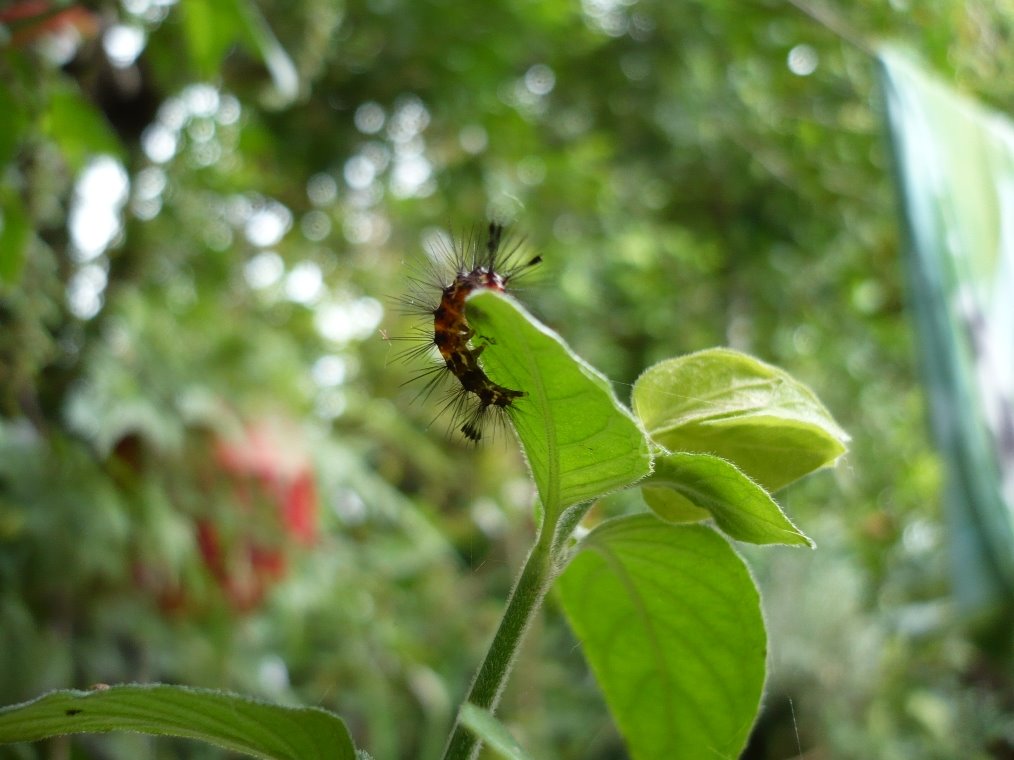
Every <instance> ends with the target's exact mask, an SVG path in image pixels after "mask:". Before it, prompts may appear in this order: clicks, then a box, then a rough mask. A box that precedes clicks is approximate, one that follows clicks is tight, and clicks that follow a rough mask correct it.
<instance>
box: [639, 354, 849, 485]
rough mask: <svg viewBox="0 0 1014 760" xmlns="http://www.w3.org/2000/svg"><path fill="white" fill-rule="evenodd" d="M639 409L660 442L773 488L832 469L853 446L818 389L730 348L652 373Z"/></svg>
mask: <svg viewBox="0 0 1014 760" xmlns="http://www.w3.org/2000/svg"><path fill="white" fill-rule="evenodd" d="M633 404H634V413H635V414H636V415H637V416H638V417H639V418H640V420H641V422H642V424H643V425H644V427H645V429H646V430H647V431H648V435H649V436H651V438H652V439H653V440H654V441H655V442H657V443H659V444H661V445H662V446H664V447H665V448H667V449H669V450H670V451H700V452H707V453H710V454H715V455H716V456H719V457H722V458H723V459H727V460H729V461H730V462H732V463H733V464H735V465H736V466H737V467H738V468H739V469H740V470H742V471H743V472H745V473H746V474H747V475H749V476H750V477H751V478H752V479H753V480H755V481H756V482H758V483H760V484H761V485H762V486H764V488H766V489H767V490H769V491H775V490H777V489H779V488H781V487H783V486H785V485H788V484H789V483H791V482H793V481H794V480H797V479H799V478H801V477H803V476H804V475H806V474H808V473H810V472H813V471H814V470H817V469H819V468H821V467H825V466H827V465H829V464H832V463H833V462H834V461H835V460H836V459H837V458H838V457H839V456H841V455H842V454H843V453H844V452H845V444H846V442H847V441H848V435H847V434H846V433H845V431H844V430H842V429H841V428H840V427H838V424H837V423H836V422H835V421H834V419H833V418H832V417H831V414H830V413H829V412H828V411H827V409H825V408H824V406H823V405H822V404H821V403H820V401H819V400H818V399H817V397H816V396H815V395H814V393H813V391H811V390H810V389H809V388H807V387H806V386H805V385H803V384H802V383H800V382H798V381H797V380H795V379H793V378H792V377H791V376H790V375H789V374H788V373H786V372H784V371H782V370H780V369H778V368H777V367H772V366H771V365H769V364H765V363H764V362H761V361H759V360H757V359H754V358H753V357H750V356H747V355H745V354H741V353H738V352H736V351H731V350H729V349H724V348H713V349H709V350H707V351H700V352H698V353H695V354H689V355H687V356H683V357H680V358H678V359H668V360H666V361H663V362H660V363H659V364H656V365H655V366H654V367H651V368H649V369H648V370H646V371H645V372H644V374H642V375H641V376H640V377H639V378H638V379H637V382H636V383H635V384H634V393H633Z"/></svg>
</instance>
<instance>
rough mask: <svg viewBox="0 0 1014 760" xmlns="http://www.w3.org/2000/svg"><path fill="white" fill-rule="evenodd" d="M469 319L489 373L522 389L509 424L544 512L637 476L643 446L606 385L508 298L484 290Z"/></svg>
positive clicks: (647, 464) (646, 457)
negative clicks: (527, 466) (532, 478)
mask: <svg viewBox="0 0 1014 760" xmlns="http://www.w3.org/2000/svg"><path fill="white" fill-rule="evenodd" d="M468 317H469V322H470V324H471V325H472V326H473V327H474V328H475V330H476V332H477V334H478V336H479V337H478V338H477V339H476V340H477V342H480V343H484V344H485V346H486V347H485V349H484V350H483V354H482V359H483V365H484V367H485V369H486V371H487V373H488V374H489V376H490V377H491V378H492V379H493V380H494V381H496V382H497V383H500V384H501V385H504V386H506V387H508V388H513V389H516V390H521V391H524V392H525V394H526V395H525V396H524V397H523V398H520V399H518V400H517V401H516V402H515V404H514V409H515V412H516V413H515V414H514V416H513V419H514V426H515V428H516V430H517V433H518V437H519V438H520V439H521V445H522V447H523V448H524V450H525V455H526V456H527V458H528V464H529V466H530V467H531V469H532V476H533V477H534V478H535V484H536V487H537V488H538V491H539V496H540V498H541V499H542V504H543V505H544V507H545V508H546V511H547V516H548V517H549V518H550V520H551V522H555V518H556V516H558V515H559V513H560V512H561V511H562V510H563V509H565V508H566V507H568V506H570V505H572V504H579V503H581V502H585V501H589V500H590V499H594V498H596V497H598V496H601V495H603V494H606V493H609V492H610V491H615V490H617V489H619V488H622V487H623V486H626V485H629V484H630V483H632V482H634V481H636V480H638V479H640V478H642V477H644V476H645V475H647V474H648V472H649V471H650V469H651V454H650V452H649V450H648V442H647V441H646V440H645V437H644V434H643V433H642V432H641V429H640V428H639V427H638V425H637V423H636V422H635V421H634V418H633V417H632V416H631V414H630V412H629V411H628V410H627V409H626V408H625V407H624V406H623V405H622V404H621V403H620V402H619V401H617V399H616V396H615V395H614V394H613V391H612V388H611V387H610V385H609V381H608V380H607V379H606V378H605V377H603V376H602V375H601V374H600V373H599V372H598V371H597V370H595V369H594V368H593V367H591V366H589V365H588V364H586V363H585V362H584V361H583V360H582V359H581V358H580V357H578V356H577V355H575V354H574V353H573V352H572V351H571V350H570V348H569V347H568V346H567V345H566V344H565V343H564V342H563V340H562V339H561V338H560V337H559V336H558V335H557V334H556V333H554V332H553V331H552V330H550V329H549V328H548V327H546V326H545V325H543V324H540V323H539V322H538V321H536V319H535V318H534V317H532V316H531V315H530V314H529V313H528V312H526V311H525V310H524V309H523V308H522V307H521V306H520V305H518V303H517V302H516V301H514V300H513V299H511V298H509V297H507V296H504V295H501V294H499V293H494V292H491V291H484V292H481V293H477V294H475V295H473V296H472V297H471V298H470V299H469V301H468Z"/></svg>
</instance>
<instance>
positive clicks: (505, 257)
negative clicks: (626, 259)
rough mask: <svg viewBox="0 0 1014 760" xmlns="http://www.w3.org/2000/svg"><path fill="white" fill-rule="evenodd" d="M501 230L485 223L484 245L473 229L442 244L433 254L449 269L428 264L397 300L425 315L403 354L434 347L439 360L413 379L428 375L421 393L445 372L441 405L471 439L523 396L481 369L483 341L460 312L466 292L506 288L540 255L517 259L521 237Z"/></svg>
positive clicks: (503, 290)
mask: <svg viewBox="0 0 1014 760" xmlns="http://www.w3.org/2000/svg"><path fill="white" fill-rule="evenodd" d="M504 233H505V229H504V226H503V225H502V224H500V223H497V222H490V224H489V227H488V228H487V234H486V240H485V244H481V243H480V242H479V238H478V236H477V235H476V234H475V233H473V234H471V235H469V236H466V237H464V238H462V240H461V241H460V242H459V243H454V242H451V243H450V244H449V246H446V245H445V247H443V248H442V249H441V250H439V251H437V253H438V254H439V255H442V258H444V259H445V262H444V263H445V265H446V264H449V265H450V266H449V267H448V270H449V271H448V272H442V271H440V268H439V266H438V265H433V266H431V267H430V269H429V273H428V276H427V277H415V278H411V282H412V286H413V288H412V292H411V293H410V294H409V295H408V296H407V297H406V298H404V299H402V302H403V303H404V304H405V306H406V307H407V311H409V312H412V313H416V314H421V315H423V316H424V317H426V319H427V323H426V324H425V325H423V326H421V327H420V328H419V329H418V330H417V333H416V338H415V339H416V340H419V339H420V338H421V339H422V340H421V342H420V345H418V346H416V347H414V348H412V349H410V350H409V351H407V352H405V355H407V356H417V355H423V354H427V353H429V352H430V351H431V349H432V347H434V346H435V347H436V350H437V352H438V353H439V355H440V360H441V361H442V364H439V363H438V364H436V365H434V366H433V367H431V368H428V369H425V370H422V371H421V372H420V373H419V374H418V375H417V378H413V379H418V378H426V377H429V381H428V382H427V383H426V385H425V387H424V388H423V390H422V391H421V392H420V393H421V394H428V393H430V392H432V391H433V389H434V388H435V387H436V386H437V385H438V384H441V383H442V382H444V379H445V378H446V377H448V376H451V377H453V378H454V379H455V381H456V384H454V385H453V387H452V388H451V389H450V391H449V393H448V398H447V401H446V403H445V404H444V407H443V409H444V410H447V409H450V410H451V412H452V420H453V424H455V425H457V426H458V429H459V430H460V431H461V434H462V435H464V436H465V438H467V439H468V440H470V441H472V442H473V443H478V442H479V441H480V440H481V439H482V433H483V429H484V427H485V425H486V422H487V420H488V418H489V415H490V414H491V413H496V412H502V413H504V414H510V413H511V412H512V411H513V408H514V402H515V400H517V399H519V398H521V397H523V396H524V395H525V392H524V391H523V390H514V389H512V388H506V387H504V386H502V385H498V384H497V383H495V382H494V381H493V380H492V379H490V377H489V376H488V375H487V374H486V372H485V370H483V368H482V365H481V364H480V362H479V357H480V356H481V355H482V352H483V350H484V349H485V348H486V346H487V345H488V342H479V341H481V340H484V339H483V338H482V337H481V336H477V335H476V334H475V331H474V330H473V329H472V327H471V326H470V325H469V324H468V318H467V315H466V314H465V300H466V299H467V298H468V295H469V294H470V293H472V292H473V291H475V290H479V289H482V288H486V289H489V290H495V291H498V292H501V293H503V292H506V291H507V289H508V287H509V286H510V284H511V283H512V282H513V281H514V280H515V279H516V278H517V277H518V276H520V275H521V274H522V273H523V272H525V271H527V270H528V269H530V268H531V267H533V266H535V265H537V264H538V263H540V262H541V261H542V257H541V256H535V257H533V258H531V259H529V260H527V261H524V260H521V261H519V257H520V254H521V251H522V248H523V244H522V242H523V241H521V240H512V239H511V238H510V237H509V236H507V235H505V234H504ZM434 291H438V292H439V297H438V298H437V300H436V301H433V300H432V299H433V294H434ZM430 319H432V323H430V321H429V320H430ZM477 339H478V340H477Z"/></svg>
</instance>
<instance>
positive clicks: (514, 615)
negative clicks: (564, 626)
mask: <svg viewBox="0 0 1014 760" xmlns="http://www.w3.org/2000/svg"><path fill="white" fill-rule="evenodd" d="M554 527H555V526H553V525H545V524H543V526H542V530H541V531H540V532H539V537H538V539H537V540H536V542H535V545H534V546H533V547H532V551H531V552H530V553H529V554H528V558H527V559H526V560H525V566H524V567H523V568H522V570H521V575H520V576H519V577H518V581H517V583H516V584H515V585H514V590H513V591H512V592H511V595H510V599H509V600H508V601H507V609H506V610H504V615H503V618H502V619H501V620H500V625H499V627H498V628H497V629H496V635H494V636H493V642H492V643H491V644H490V645H489V649H488V650H487V652H486V658H485V659H484V660H483V661H482V665H481V666H480V667H479V672H478V673H476V675H475V680H474V681H472V688H471V689H469V692H468V696H467V697H466V698H465V701H464V702H463V703H462V704H468V703H471V704H473V705H475V706H476V707H481V708H483V709H486V710H489V711H490V712H493V711H494V710H495V709H496V705H497V702H499V700H500V695H501V693H502V692H503V688H504V686H505V685H506V683H507V677H508V676H509V675H510V672H511V668H512V667H513V665H514V660H515V659H516V657H517V654H518V649H519V647H520V645H521V640H522V639H523V638H524V635H525V632H526V631H527V630H528V626H529V624H530V623H531V621H532V619H533V618H534V616H535V613H536V612H537V611H538V609H539V605H540V604H541V602H542V598H543V597H544V596H545V595H546V591H547V590H548V589H549V586H550V584H551V583H552V582H553V575H554V558H553V549H552V547H553V535H554V530H553V528H554ZM479 745H480V742H479V740H478V739H477V738H476V737H475V735H474V734H472V732H471V731H469V730H468V729H466V728H465V727H464V726H463V725H462V724H461V718H460V716H459V717H458V719H457V720H455V722H454V729H453V731H452V732H451V736H450V739H449V740H448V742H447V749H445V750H444V758H443V760H471V758H473V757H475V756H476V754H478V751H479Z"/></svg>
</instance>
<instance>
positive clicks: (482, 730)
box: [461, 703, 531, 760]
mask: <svg viewBox="0 0 1014 760" xmlns="http://www.w3.org/2000/svg"><path fill="white" fill-rule="evenodd" d="M461 722H462V724H464V726H465V728H467V729H468V730H469V731H471V732H472V733H473V734H475V735H476V736H477V737H478V738H479V739H481V740H482V741H483V742H485V743H486V746H487V747H489V748H490V749H491V750H492V751H493V752H495V753H496V754H497V755H499V756H500V757H503V758H506V760H531V757H530V756H529V755H528V754H527V753H526V752H525V751H524V749H522V748H521V745H520V744H518V743H517V741H516V740H515V739H514V737H513V736H511V735H510V732H509V731H508V730H507V728H506V727H505V726H504V724H503V723H501V722H500V721H498V720H497V719H496V718H495V717H494V716H493V714H492V713H491V712H489V710H483V709H482V708H480V707H476V706H475V705H473V704H471V703H467V704H465V705H464V706H463V707H462V708H461Z"/></svg>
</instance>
